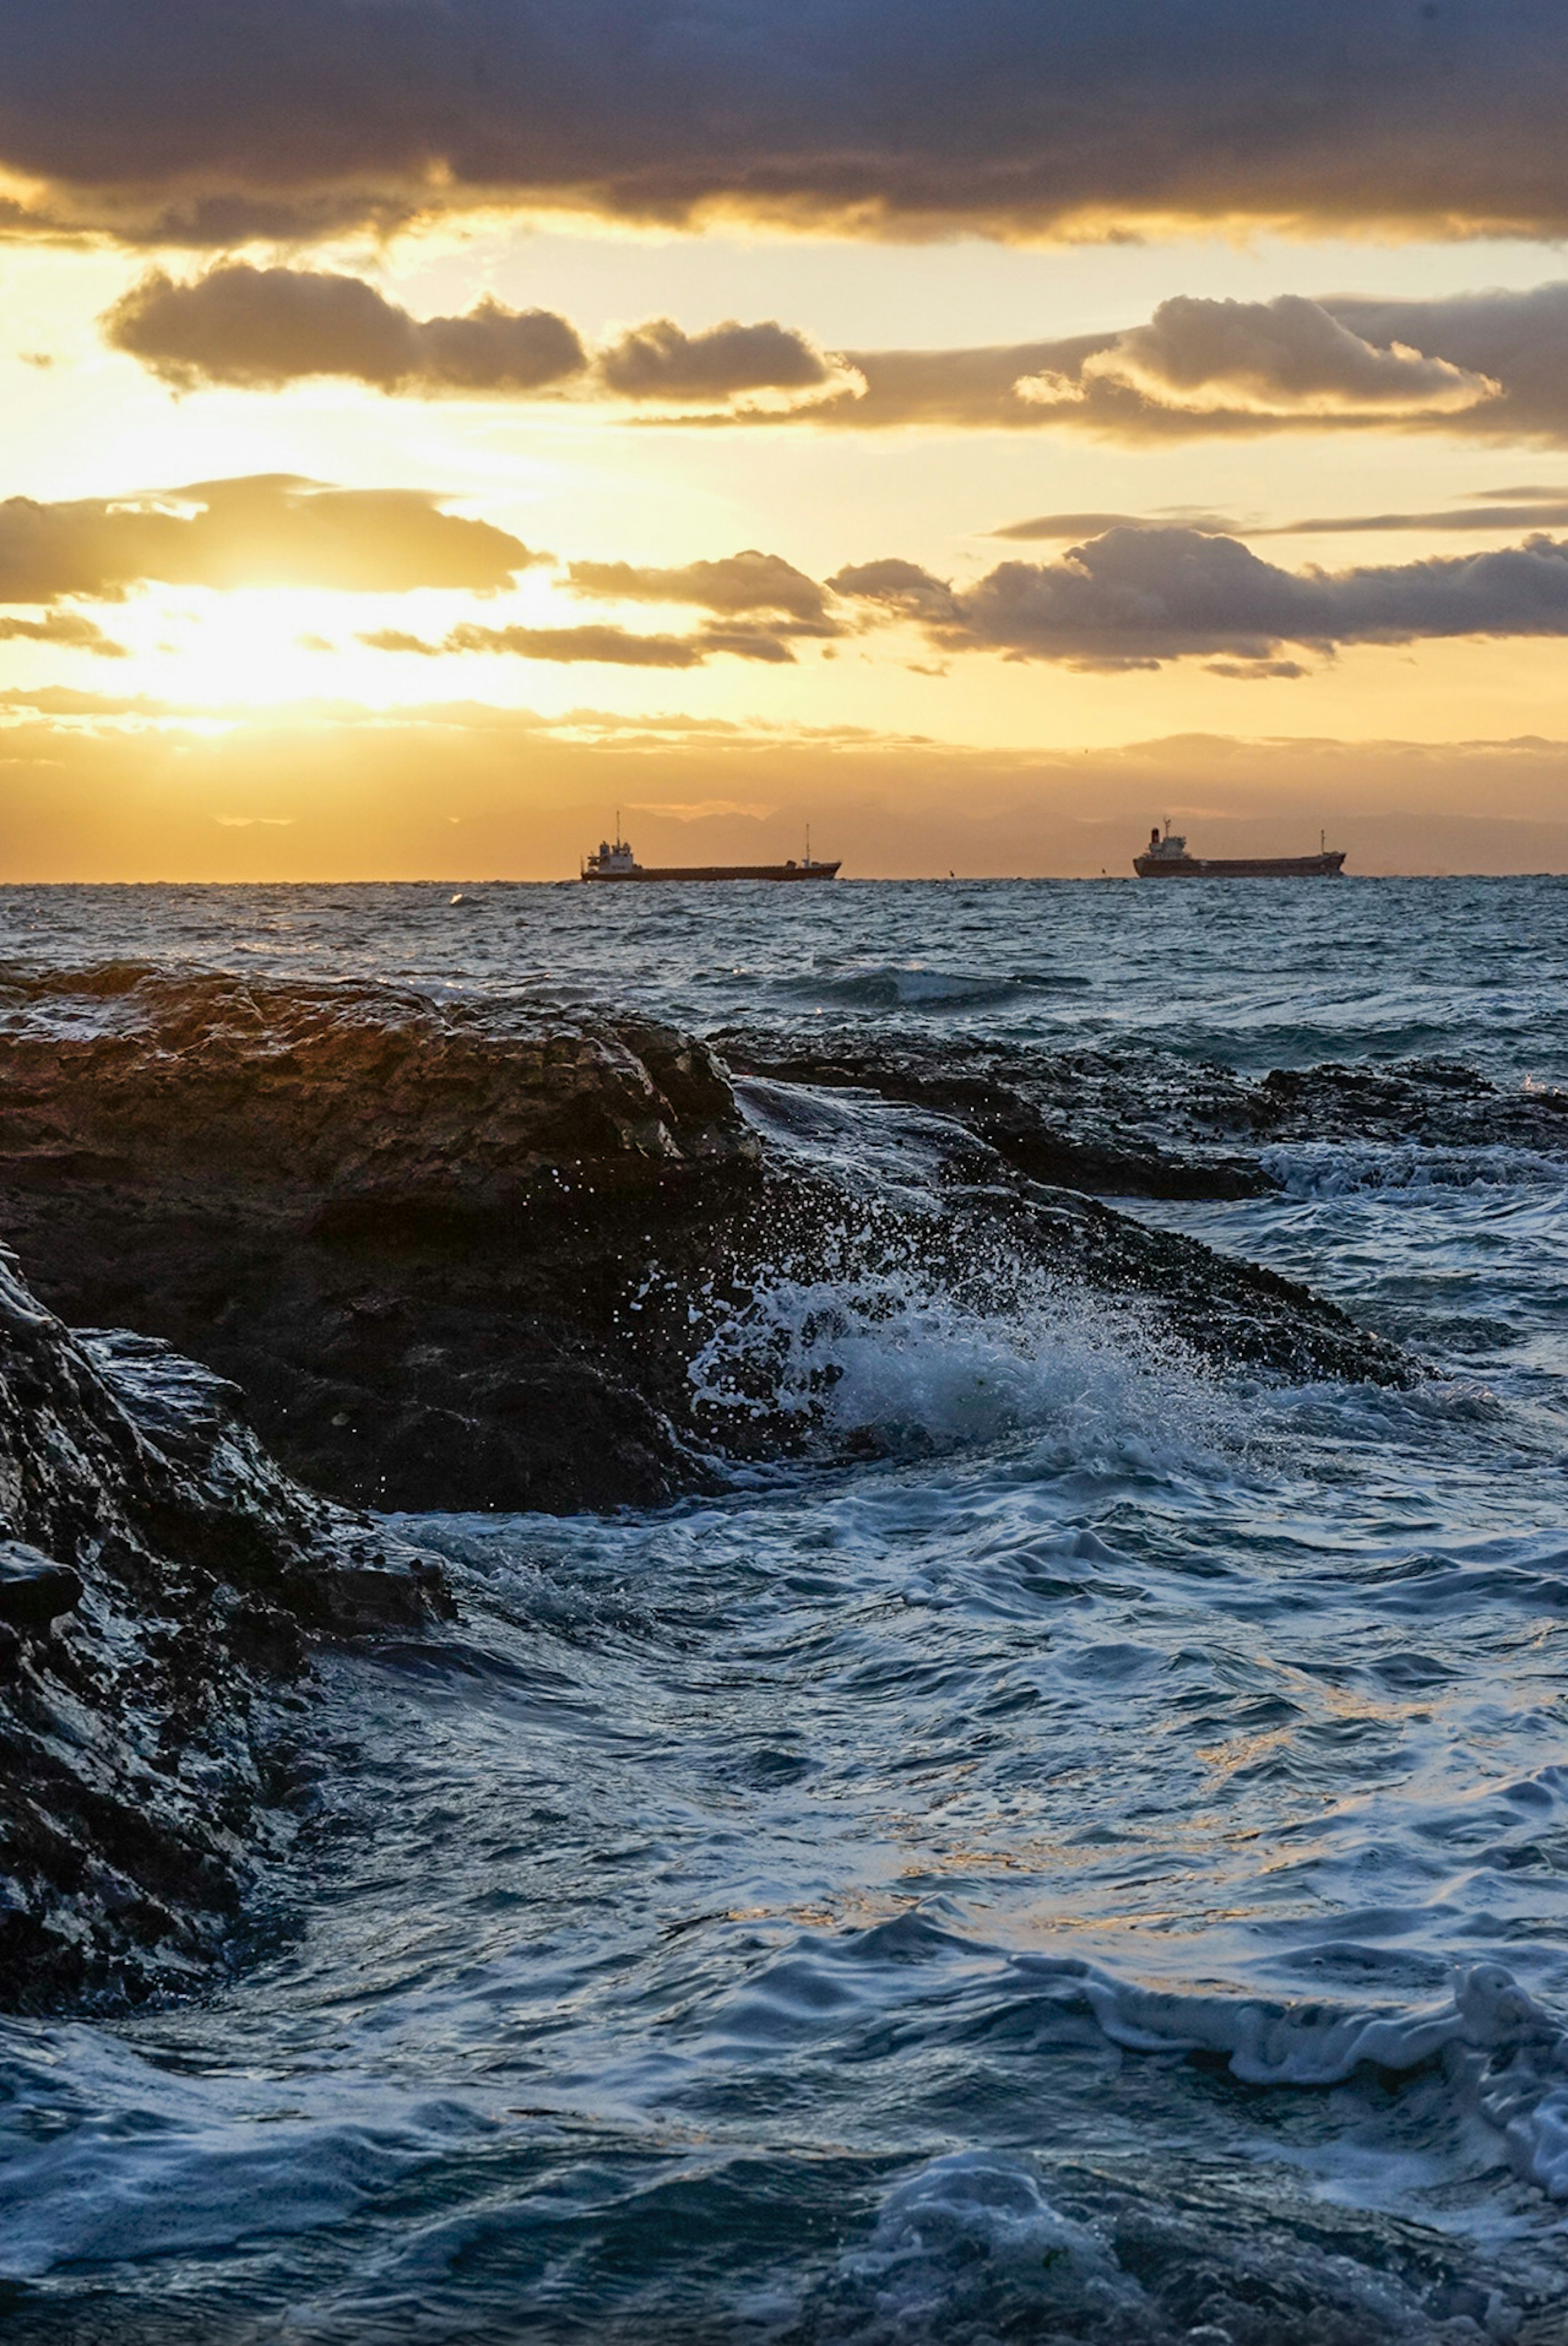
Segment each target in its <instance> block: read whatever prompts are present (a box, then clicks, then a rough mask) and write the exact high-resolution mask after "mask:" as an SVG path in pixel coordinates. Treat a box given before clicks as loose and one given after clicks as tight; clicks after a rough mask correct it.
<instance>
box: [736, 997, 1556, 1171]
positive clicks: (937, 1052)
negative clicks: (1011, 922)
mask: <svg viewBox="0 0 1568 2346" xmlns="http://www.w3.org/2000/svg"><path fill="white" fill-rule="evenodd" d="M713 1042H714V1047H715V1049H716V1050H718V1052H719V1053H720V1054H721V1055H722V1056H723V1059H724V1062H725V1064H726V1065H727V1066H728V1067H729V1068H730V1069H731V1070H732V1071H733V1072H734V1073H736V1074H740V1075H757V1076H769V1077H771V1078H772V1079H774V1080H776V1081H782V1082H789V1083H796V1084H814V1085H820V1086H827V1087H837V1086H854V1087H856V1088H857V1089H860V1090H864V1091H868V1092H873V1093H876V1094H878V1095H879V1096H881V1097H882V1098H884V1099H889V1100H901V1101H908V1102H911V1103H914V1104H917V1105H919V1106H921V1107H928V1108H934V1109H939V1110H941V1111H942V1112H943V1113H945V1114H948V1115H951V1116H952V1117H955V1118H957V1119H958V1120H959V1121H961V1122H962V1124H963V1125H964V1126H965V1127H967V1128H968V1129H969V1130H971V1131H972V1132H973V1133H974V1134H975V1135H976V1136H977V1137H979V1138H981V1139H983V1141H985V1142H986V1143H987V1144H988V1145H989V1146H990V1147H992V1148H994V1149H995V1150H996V1151H997V1152H998V1154H999V1155H1000V1156H1001V1157H1002V1158H1003V1159H1004V1160H1005V1161H1006V1162H1007V1163H1008V1164H1009V1165H1010V1166H1012V1167H1013V1169H1014V1170H1015V1171H1018V1172H1020V1173H1023V1174H1025V1175H1027V1176H1028V1177H1029V1178H1032V1179H1034V1180H1038V1181H1045V1182H1051V1183H1054V1184H1058V1185H1060V1186H1062V1187H1064V1188H1075V1189H1084V1190H1088V1191H1091V1192H1093V1193H1094V1194H1095V1195H1096V1196H1099V1197H1111V1198H1115V1197H1125V1198H1249V1197H1259V1196H1264V1195H1267V1194H1268V1192H1269V1191H1270V1190H1273V1189H1278V1188H1279V1186H1280V1179H1279V1176H1278V1172H1277V1171H1275V1170H1274V1169H1273V1168H1271V1166H1270V1165H1269V1164H1268V1162H1267V1161H1266V1158H1265V1152H1266V1151H1267V1150H1268V1149H1269V1148H1274V1147H1277V1146H1278V1145H1279V1144H1280V1143H1283V1142H1322V1141H1339V1142H1345V1141H1367V1142H1371V1143H1381V1144H1397V1143H1411V1144H1415V1145H1417V1146H1420V1147H1421V1148H1436V1149H1452V1150H1456V1151H1459V1150H1466V1149H1474V1148H1517V1149H1525V1150H1530V1151H1532V1152H1534V1153H1536V1154H1539V1155H1542V1156H1544V1157H1552V1158H1560V1157H1562V1156H1563V1154H1564V1153H1565V1152H1568V1092H1563V1091H1554V1090H1551V1089H1547V1088H1544V1087H1520V1088H1518V1089H1513V1090H1505V1089H1504V1088H1503V1087H1502V1086H1500V1085H1497V1084H1494V1083H1493V1082H1492V1081H1491V1079H1490V1078H1489V1077H1487V1076H1483V1075H1481V1074H1480V1073H1478V1072H1477V1071H1476V1070H1475V1069H1474V1068H1471V1067H1466V1066H1459V1065H1457V1064H1456V1063H1454V1062H1453V1061H1451V1060H1443V1059H1415V1060H1408V1061H1405V1062H1402V1063H1400V1064H1397V1065H1393V1066H1359V1065H1346V1064H1341V1063H1331V1064H1329V1065H1326V1066H1315V1067H1300V1068H1297V1067H1277V1068H1273V1069H1271V1070H1270V1071H1269V1072H1268V1074H1267V1075H1264V1076H1260V1077H1254V1076H1243V1075H1238V1074H1237V1072H1236V1071H1235V1070H1234V1069H1232V1068H1229V1067H1222V1066H1215V1065H1213V1064H1211V1063H1209V1062H1207V1061H1205V1062H1202V1063H1198V1064H1194V1063H1193V1062H1192V1061H1190V1060H1186V1059H1182V1058H1179V1057H1177V1056H1176V1054H1174V1053H1173V1052H1169V1051H1163V1050H1156V1049H1153V1048H1151V1047H1149V1046H1147V1045H1133V1044H1125V1043H1124V1044H1117V1045H1104V1046H1101V1047H1098V1048H1095V1049H1078V1050H1063V1051H1042V1050H1038V1049H1033V1048H1025V1047H1024V1046H1023V1045H1018V1044H1007V1043H984V1042H978V1041H976V1040H975V1039H974V1038H972V1037H965V1038H964V1040H963V1041H962V1043H957V1042H950V1041H944V1040H941V1039H936V1038H932V1037H925V1036H912V1037H901V1036H888V1035H881V1034H867V1033H866V1032H865V1030H864V1029H863V1028H853V1027H831V1026H828V1025H820V1026H818V1027H815V1028H814V1029H813V1030H812V1031H811V1032H810V1033H809V1034H808V1035H778V1034H775V1033H771V1032H769V1031H766V1030H761V1029H755V1028H750V1027H747V1028H739V1027H737V1028H732V1029H730V1030H728V1031H727V1032H725V1033H723V1034H721V1035H716V1036H715V1037H714V1038H713Z"/></svg>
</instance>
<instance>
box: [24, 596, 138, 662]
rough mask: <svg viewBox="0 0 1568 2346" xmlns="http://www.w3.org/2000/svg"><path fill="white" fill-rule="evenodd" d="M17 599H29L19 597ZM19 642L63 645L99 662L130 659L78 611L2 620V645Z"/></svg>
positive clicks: (110, 637)
mask: <svg viewBox="0 0 1568 2346" xmlns="http://www.w3.org/2000/svg"><path fill="white" fill-rule="evenodd" d="M16 600H17V601H19V602H20V601H25V600H26V597H22V596H18V597H16ZM16 643H24V644H61V645H64V647H65V648H66V650H67V651H75V652H93V653H95V654H96V655H97V658H99V659H127V658H129V654H128V653H127V650H126V648H125V646H124V644H117V643H116V641H115V639H114V637H112V636H106V635H105V633H104V631H103V629H102V628H101V627H98V626H97V625H96V624H95V623H94V621H93V620H91V619H84V618H82V617H80V616H79V615H78V614H77V613H76V612H75V611H51V612H50V613H49V615H48V617H46V618H43V619H9V618H0V644H16Z"/></svg>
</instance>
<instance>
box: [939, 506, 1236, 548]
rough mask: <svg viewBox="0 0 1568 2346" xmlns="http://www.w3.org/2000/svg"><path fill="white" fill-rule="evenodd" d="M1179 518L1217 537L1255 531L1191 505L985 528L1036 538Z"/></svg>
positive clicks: (1158, 525)
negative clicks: (1143, 511)
mask: <svg viewBox="0 0 1568 2346" xmlns="http://www.w3.org/2000/svg"><path fill="white" fill-rule="evenodd" d="M1173 522H1179V523H1180V524H1181V525H1183V526H1184V527H1186V528H1187V529H1201V530H1205V531H1213V532H1214V534H1215V535H1217V536H1219V537H1248V536H1254V535H1257V534H1258V533H1257V532H1255V531H1250V530H1248V529H1247V528H1246V527H1245V526H1244V525H1243V524H1241V523H1240V522H1238V521H1233V520H1231V519H1230V518H1228V516H1227V515H1224V514H1210V513H1200V512H1198V511H1197V510H1196V508H1195V507H1193V506H1190V505H1187V506H1167V507H1166V509H1165V510H1164V511H1163V512H1162V513H1158V514H1118V513H1059V514H1036V515H1034V517H1033V520H1031V521H1015V522H1010V523H1009V524H1008V525H1007V527H1006V528H1005V529H993V530H988V531H987V532H986V535H987V536H988V537H1010V538H1019V539H1023V540H1026V541H1027V540H1032V539H1039V538H1069V537H1073V538H1077V537H1104V536H1105V532H1106V531H1107V530H1111V529H1169V527H1170V526H1171V524H1172V523H1173Z"/></svg>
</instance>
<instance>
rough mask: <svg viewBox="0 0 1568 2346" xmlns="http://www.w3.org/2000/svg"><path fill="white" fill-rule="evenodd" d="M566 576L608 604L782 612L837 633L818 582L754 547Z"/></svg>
mask: <svg viewBox="0 0 1568 2346" xmlns="http://www.w3.org/2000/svg"><path fill="white" fill-rule="evenodd" d="M566 576H567V580H568V583H569V584H570V586H572V588H573V589H574V591H575V593H577V594H579V595H595V596H597V597H601V598H602V599H603V600H605V601H607V602H629V603H691V604H695V605H697V607H699V608H700V609H702V610H705V611H713V612H718V613H738V612H750V611H777V612H782V613H783V614H785V615H786V616H787V617H789V618H792V619H797V620H800V621H802V622H805V623H807V624H810V623H812V622H821V623H822V624H823V625H824V626H825V627H827V628H829V629H830V631H833V632H836V629H834V628H833V623H832V622H831V621H830V620H829V618H828V616H827V610H828V598H827V596H826V594H825V593H824V591H823V589H822V588H821V587H820V586H819V585H818V583H817V581H816V580H815V579H814V578H808V577H807V576H806V574H805V572H804V571H803V570H797V569H796V568H795V566H794V565H793V563H789V562H786V561H785V560H784V558H783V556H781V555H778V554H759V553H758V552H757V550H756V549H755V547H750V548H748V550H747V551H746V552H745V553H743V554H731V555H728V556H726V557H725V558H724V559H723V560H721V561H718V562H687V563H684V564H683V565H681V566H680V567H679V568H677V569H668V570H665V569H658V568H655V567H651V566H647V565H639V564H636V563H632V562H574V563H572V564H570V565H569V566H568V568H567V573H566Z"/></svg>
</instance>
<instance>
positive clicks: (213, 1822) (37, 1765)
mask: <svg viewBox="0 0 1568 2346" xmlns="http://www.w3.org/2000/svg"><path fill="white" fill-rule="evenodd" d="M236 1398H237V1396H236V1395H235V1393H234V1392H233V1391H232V1389H231V1388H229V1387H228V1386H225V1385H224V1384H223V1383H221V1382H220V1381H219V1380H218V1379H217V1378H215V1377H213V1376H212V1375H210V1374H209V1372H206V1371H204V1370H201V1369H199V1368H197V1367H196V1366H195V1365H194V1364H193V1363H191V1362H186V1361H180V1360H178V1359H176V1358H174V1357H173V1356H171V1355H170V1354H169V1353H168V1352H167V1350H166V1349H165V1348H164V1347H163V1346H161V1345H159V1344H158V1343H156V1342H152V1341H148V1340H147V1339H144V1338H139V1337H129V1336H125V1335H120V1334H112V1335H104V1334H81V1333H73V1332H72V1331H70V1330H68V1329H66V1327H64V1326H63V1325H62V1324H61V1322H60V1321H58V1320H56V1318H55V1317H54V1316H53V1315H52V1314H51V1313H49V1312H48V1311H45V1310H44V1309H43V1307H42V1306H41V1305H40V1304H39V1303H38V1302H37V1301H36V1298H35V1297H34V1296H33V1295H32V1294H31V1293H30V1292H29V1290H27V1288H26V1287H25V1285H24V1284H23V1282H22V1280H21V1278H20V1276H19V1274H18V1273H17V1271H16V1270H15V1264H14V1263H13V1262H12V1261H11V1260H9V1258H3V1259H0V2007H4V2008H10V2009H17V2008H20V2009H37V2008H43V2007H46V2006H48V2005H51V2004H57V2003H58V2002H59V2001H61V2000H62V1999H72V2000H76V2001H82V2000H86V2001H87V2002H89V2003H95V2002H97V2003H103V2002H111V2003H112V2002H116V2001H120V2000H123V1999H125V1998H127V1997H132V1998H134V1997H137V1996H140V1995H145V1994H148V1993H151V1992H154V1991H156V1990H158V1989H161V1988H168V1987H171V1986H178V1985H182V1984H188V1983H189V1982H190V1981H192V1980H193V1979H195V1978H197V1977H199V1975H200V1974H201V1973H202V1972H203V1971H204V1970H205V1969H206V1967H207V1966H209V1964H211V1963H212V1962H213V1960H214V1959H215V1958H216V1957H217V1956H218V1955H219V1953H221V1951H222V1949H223V1948H224V1946H225V1944H226V1943H228V1942H229V1939H230V1938H231V1936H232V1934H233V1933H234V1932H235V1931H236V1929H237V1927H238V1926H239V1923H240V1921H241V1919H242V1915H243V1912H244V1907H245V1901H246V1896H247V1893H248V1892H249V1890H250V1889H251V1888H252V1887H253V1885H254V1883H255V1882H256V1879H257V1874H258V1869H259V1866H260V1863H261V1862H262V1861H263V1859H264V1857H265V1854H266V1852H267V1851H268V1849H269V1848H270V1847H273V1846H276V1845H277V1843H278V1841H279V1839H280V1833H281V1831H282V1830H283V1827H282V1821H281V1818H282V1812H281V1811H280V1810H279V1808H278V1806H277V1802H278V1800H279V1798H280V1794H282V1793H283V1792H285V1791H286V1790H287V1788H288V1781H289V1752H288V1739H289V1736H288V1730H289V1725H290V1719H289V1713H288V1709H287V1689H288V1688H289V1686H290V1683H291V1682H292V1681H294V1680H296V1679H297V1678H299V1677H300V1673H301V1671H303V1670H304V1669H305V1668H306V1667H307V1641H308V1637H309V1634H310V1633H311V1632H322V1631H326V1632H335V1633H340V1634H352V1633H357V1632H360V1631H363V1630H367V1629H372V1630H373V1629H379V1628H394V1629H395V1628H398V1627H409V1626H412V1624H414V1623H417V1622H421V1621H423V1620H425V1619H426V1618H427V1617H429V1615H430V1614H431V1612H432V1611H433V1610H440V1609H442V1608H443V1606H444V1601H445V1600H444V1596H443V1584H442V1581H441V1578H440V1575H439V1573H437V1572H436V1571H435V1570H434V1569H433V1567H432V1566H430V1565H428V1564H427V1563H425V1562H423V1560H421V1559H420V1558H418V1557H417V1556H413V1555H412V1552H409V1551H399V1550H398V1549H397V1548H396V1547H395V1545H392V1544H389V1543H388V1542H387V1541H386V1540H385V1539H384V1538H382V1536H380V1535H377V1534H376V1533H374V1532H373V1531H372V1528H371V1526H370V1525H368V1524H365V1523H363V1522H360V1521H356V1520H355V1519H354V1518H352V1517H351V1516H350V1515H346V1514H345V1513H344V1512H343V1511H342V1510H341V1508H338V1507H335V1506H332V1505H330V1504H328V1503H327V1502H324V1501H321V1500H318V1499H314V1498H312V1497H311V1496H309V1495H308V1494H306V1493H304V1492H303V1491H301V1490H300V1489H299V1488H298V1487H297V1485H295V1484H292V1483H290V1481H289V1480H288V1478H287V1477H286V1476H285V1475H284V1474H281V1473H280V1470H279V1469H278V1467H277V1466H275V1465H274V1464H272V1462H271V1460H270V1458H269V1457H268V1456H267V1455H266V1454H265V1453H264V1452H263V1451H262V1449H261V1448H260V1444H259V1443H257V1441H256V1440H255V1437H254V1436H253V1435H252V1434H251V1433H249V1432H248V1431H247V1429H246V1428H245V1427H244V1426H243V1425H242V1424H241V1423H239V1420H238V1419H237V1418H236V1416H235V1415H234V1413H233V1407H232V1404H233V1403H234V1401H235V1399H236Z"/></svg>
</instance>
